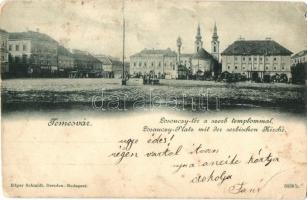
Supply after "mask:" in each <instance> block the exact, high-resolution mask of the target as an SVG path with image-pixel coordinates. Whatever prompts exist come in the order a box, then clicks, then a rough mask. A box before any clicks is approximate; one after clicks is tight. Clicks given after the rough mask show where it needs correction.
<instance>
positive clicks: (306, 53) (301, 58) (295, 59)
mask: <svg viewBox="0 0 307 200" xmlns="http://www.w3.org/2000/svg"><path fill="white" fill-rule="evenodd" d="M298 63H304V64H306V63H307V50H303V51H300V52H298V53H296V54H294V55H293V56H291V64H292V65H296V64H298Z"/></svg>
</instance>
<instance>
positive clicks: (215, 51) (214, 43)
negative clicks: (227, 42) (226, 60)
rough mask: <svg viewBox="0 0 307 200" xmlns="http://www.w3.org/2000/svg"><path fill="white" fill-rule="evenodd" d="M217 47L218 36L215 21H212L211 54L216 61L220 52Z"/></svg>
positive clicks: (218, 43) (218, 44)
mask: <svg viewBox="0 0 307 200" xmlns="http://www.w3.org/2000/svg"><path fill="white" fill-rule="evenodd" d="M219 47H220V41H219V36H218V35H217V28H216V23H214V29H213V35H212V41H211V54H212V56H213V57H214V58H216V59H217V60H218V61H219V53H220V52H219Z"/></svg>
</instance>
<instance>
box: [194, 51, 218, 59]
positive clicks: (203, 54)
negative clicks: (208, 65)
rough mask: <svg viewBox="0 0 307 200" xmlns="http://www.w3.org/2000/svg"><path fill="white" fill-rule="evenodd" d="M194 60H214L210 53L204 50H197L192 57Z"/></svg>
mask: <svg viewBox="0 0 307 200" xmlns="http://www.w3.org/2000/svg"><path fill="white" fill-rule="evenodd" d="M193 58H194V59H200V60H208V59H215V58H214V57H213V56H212V55H211V54H210V53H208V52H207V51H206V50H205V49H204V48H201V49H199V50H198V52H197V53H195V54H194V55H193Z"/></svg>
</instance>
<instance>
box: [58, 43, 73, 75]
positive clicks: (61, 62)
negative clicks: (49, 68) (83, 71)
mask: <svg viewBox="0 0 307 200" xmlns="http://www.w3.org/2000/svg"><path fill="white" fill-rule="evenodd" d="M73 68H74V58H73V54H72V53H71V52H70V51H69V50H68V49H66V48H65V47H63V46H61V45H59V46H58V70H59V73H62V72H67V71H70V70H72V69H73Z"/></svg>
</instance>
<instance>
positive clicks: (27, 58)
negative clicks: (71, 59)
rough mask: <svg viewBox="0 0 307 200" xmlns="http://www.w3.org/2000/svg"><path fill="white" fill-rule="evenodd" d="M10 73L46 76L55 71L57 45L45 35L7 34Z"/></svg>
mask: <svg viewBox="0 0 307 200" xmlns="http://www.w3.org/2000/svg"><path fill="white" fill-rule="evenodd" d="M8 45H9V60H10V69H9V71H10V73H11V74H13V75H15V76H28V75H31V76H48V75H51V74H52V73H54V72H56V71H57V64H58V59H57V49H58V43H57V42H56V41H55V40H54V39H52V38H51V37H49V36H48V35H46V34H43V33H39V32H33V31H27V32H18V33H10V34H9V41H8Z"/></svg>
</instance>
